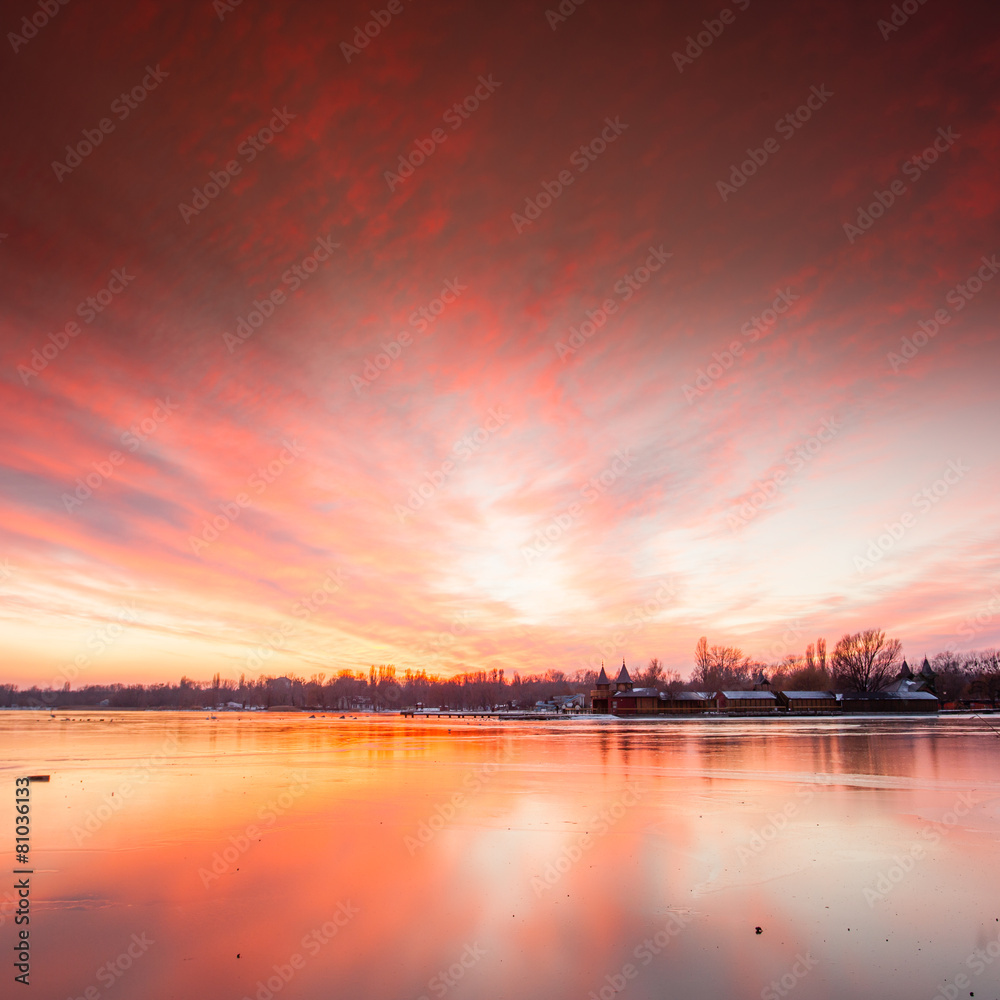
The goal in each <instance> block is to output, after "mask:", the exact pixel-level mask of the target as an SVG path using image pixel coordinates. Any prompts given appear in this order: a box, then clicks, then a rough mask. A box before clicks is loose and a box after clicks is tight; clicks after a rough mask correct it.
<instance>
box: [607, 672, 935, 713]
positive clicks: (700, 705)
mask: <svg viewBox="0 0 1000 1000" xmlns="http://www.w3.org/2000/svg"><path fill="white" fill-rule="evenodd" d="M911 676H912V675H911ZM910 688H911V685H905V686H904V685H893V689H892V690H887V691H878V692H868V693H864V692H857V691H849V692H846V693H844V694H834V693H833V692H832V691H773V692H772V691H766V690H765V691H715V692H709V691H680V692H678V693H676V694H667V693H666V692H664V691H657V689H656V688H647V687H638V688H637V687H635V686H634V684H633V683H632V678H631V677H630V676H629V672H628V668H627V667H626V666H625V661H624V660H622V668H621V670H619V671H618V676H617V678H615V681H614V682H613V683H612V681H611V680H610V678H609V677H608V675H607V673H605V670H604V667H603V666H602V667H601V672H600V674H599V675H598V677H597V680H596V682H595V684H594V688H593V690H592V691H591V692H590V705H591V709H590V710H591V712H593V713H594V714H595V715H617V716H621V717H628V716H640V715H642V716H650V715H700V714H704V713H705V712H725V713H726V714H728V715H779V714H786V715H819V714H824V715H836V714H841V713H843V714H856V713H879V714H887V713H892V714H899V713H907V714H910V713H924V712H936V711H937V710H938V709H939V708H940V702H939V701H938V699H937V697H936V696H935V695H934V694H932V693H931V692H930V691H926V690H921V691H917V690H912V689H910Z"/></svg>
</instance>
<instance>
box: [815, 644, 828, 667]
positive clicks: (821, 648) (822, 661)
mask: <svg viewBox="0 0 1000 1000" xmlns="http://www.w3.org/2000/svg"><path fill="white" fill-rule="evenodd" d="M816 666H817V667H819V669H820V670H821V671H823V673H826V639H817V640H816Z"/></svg>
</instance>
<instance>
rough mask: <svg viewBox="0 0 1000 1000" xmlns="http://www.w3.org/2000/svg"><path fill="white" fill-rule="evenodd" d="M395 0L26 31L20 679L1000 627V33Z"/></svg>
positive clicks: (209, 10)
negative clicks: (372, 21) (556, 13)
mask: <svg viewBox="0 0 1000 1000" xmlns="http://www.w3.org/2000/svg"><path fill="white" fill-rule="evenodd" d="M369 6H370V5H369ZM369 6H362V5H357V6H347V5H343V4H340V5H337V6H336V7H335V8H333V9H328V8H326V7H324V6H320V5H317V6H315V7H314V6H312V5H308V6H304V7H300V8H295V9H292V8H289V7H287V6H286V5H282V4H269V3H266V2H265V3H257V4H254V5H252V6H251V5H250V4H239V5H237V4H236V3H235V0H234V2H232V3H230V4H216V5H215V7H214V8H213V5H212V4H211V3H207V2H206V3H204V4H202V5H200V6H195V5H181V6H179V7H170V6H167V7H161V5H157V4H153V3H150V2H140V3H136V4H129V5H122V4H118V3H112V4H110V5H107V6H103V5H101V6H94V5H90V6H86V5H75V4H71V5H68V6H65V7H60V8H59V12H58V14H57V16H54V17H52V18H51V20H50V21H49V22H48V23H46V25H45V26H44V27H43V28H41V29H39V30H38V31H37V32H36V34H35V35H33V36H32V37H30V38H26V39H24V44H23V45H16V46H15V47H14V52H13V53H11V52H9V51H8V53H7V54H6V57H5V59H4V61H3V64H2V70H0V71H2V73H3V83H4V92H5V93H7V94H8V95H9V98H8V102H7V104H8V115H7V132H8V145H7V156H6V158H5V163H4V166H3V168H2V170H3V185H2V196H0V197H2V214H0V231H2V234H3V235H2V238H0V271H2V274H3V281H4V294H3V305H2V308H0V409H2V412H3V415H4V424H5V433H4V434H3V436H2V439H0V484H2V486H0V629H2V633H3V648H4V650H5V657H4V669H3V671H2V674H3V676H2V677H0V681H3V682H5V683H15V684H18V685H31V684H40V685H43V686H44V685H49V684H51V683H54V682H58V685H59V686H61V684H62V677H63V676H64V675H63V674H61V673H60V671H62V670H63V669H64V668H65V666H66V665H67V664H71V663H74V662H76V663H78V664H79V671H78V676H75V679H74V681H73V687H74V688H75V687H77V686H80V685H85V684H87V683H104V682H111V681H121V682H123V683H129V682H132V683H136V682H143V683H150V682H157V681H171V682H176V681H177V679H178V678H179V677H180V676H181V675H187V676H188V677H191V678H194V679H197V680H207V679H208V678H209V677H210V676H212V675H213V674H215V673H216V672H219V673H221V674H222V675H223V676H225V677H228V678H234V677H238V676H239V675H240V674H241V673H246V674H248V675H250V674H252V673H254V672H257V673H261V672H266V673H268V674H270V675H280V674H296V675H299V676H306V677H308V676H310V675H312V674H315V673H318V672H325V673H326V675H327V676H330V675H331V674H335V673H336V672H337V671H339V670H345V669H350V670H366V669H367V668H368V665H369V664H384V663H392V664H395V666H396V668H397V670H398V671H400V672H402V671H404V670H407V669H410V670H427V672H428V673H432V674H438V675H441V676H450V675H453V674H456V673H460V672H463V671H468V670H490V669H493V668H501V669H503V670H504V671H505V672H506V675H507V676H508V678H509V677H510V676H511V675H512V674H513V672H515V671H517V672H519V673H521V674H522V675H523V674H533V673H540V672H544V671H546V670H549V669H555V670H562V671H565V672H567V673H571V672H573V671H577V670H581V669H590V668H593V667H595V666H597V667H599V666H600V663H601V660H602V659H604V660H607V661H608V663H609V664H611V663H618V662H619V661H621V659H622V658H623V657H624V658H626V660H627V661H628V663H629V665H630V666H631V665H632V664H633V663H635V664H638V665H641V664H644V663H645V662H646V661H647V660H648V659H649V658H650V657H654V656H656V657H660V658H661V659H662V660H663V661H664V664H665V666H666V667H667V668H668V669H675V670H679V671H680V672H681V674H682V675H683V676H685V677H687V676H688V675H689V673H690V671H691V668H692V666H693V653H694V647H695V643H696V641H697V639H698V637H699V636H702V635H707V636H708V637H709V641H710V642H712V643H716V642H717V643H725V644H732V645H736V646H740V647H742V648H743V650H744V651H745V652H746V653H748V654H750V655H752V656H754V657H757V658H760V659H762V660H765V661H773V660H780V659H781V658H783V657H784V656H786V655H789V654H801V653H802V651H803V650H804V648H805V647H806V645H807V644H808V643H811V642H814V641H815V639H816V638H817V637H820V636H824V637H826V638H827V639H828V641H829V643H830V646H831V648H832V646H833V644H834V643H835V642H836V640H837V638H839V637H840V636H841V635H842V634H843V633H845V632H849V631H856V630H858V629H862V628H867V627H877V628H882V629H885V630H886V632H887V633H889V634H890V635H891V636H894V637H898V638H900V639H901V640H902V642H903V649H904V653H905V655H906V656H907V657H908V658H909V659H910V662H911V663H912V662H913V660H914V659H917V660H919V659H920V658H922V657H923V656H924V655H925V654H926V655H930V656H932V655H933V654H934V653H935V652H937V651H939V650H944V649H949V648H950V649H956V650H970V649H976V648H983V647H987V646H995V645H997V644H1000V525H998V521H997V495H998V487H1000V479H998V473H997V470H998V458H1000V446H998V437H997V430H996V428H997V425H998V412H997V400H998V392H997V372H998V371H1000V350H998V340H997V315H998V301H1000V300H998V295H1000V280H994V279H995V278H996V277H997V276H998V275H1000V237H998V228H997V211H998V207H1000V188H998V185H997V180H996V170H997V157H998V153H1000V130H998V128H997V111H998V98H997V94H998V93H1000V91H998V89H997V86H996V83H997V80H996V77H997V68H998V67H1000V43H998V40H997V35H996V32H995V31H988V30H985V27H984V29H983V30H982V31H978V32H973V33H971V34H970V19H973V18H974V17H975V16H978V15H974V12H972V11H970V10H968V9H961V10H960V9H958V8H951V7H948V6H947V5H944V4H936V5H935V4H926V5H924V6H921V7H920V8H919V10H918V12H917V13H915V14H913V15H912V16H910V17H909V19H908V20H907V22H906V23H905V24H903V25H901V26H899V27H898V28H897V30H895V31H890V32H889V33H888V34H887V35H886V33H885V31H884V30H883V29H880V28H879V27H878V26H877V24H876V22H877V21H878V19H879V17H880V16H883V14H884V15H885V16H888V11H889V8H890V7H891V4H888V3H886V4H885V7H886V11H885V12H882V11H881V9H879V10H876V9H874V8H863V9H842V8H839V7H822V8H810V9H809V10H808V12H806V11H804V10H802V9H801V8H797V7H794V6H792V5H791V4H788V3H785V4H780V5H778V6H777V7H775V6H772V7H769V8H766V9H765V7H764V6H763V5H758V4H749V3H746V0H741V2H740V3H734V4H733V5H732V7H731V8H726V9H727V10H729V11H730V14H731V15H732V16H731V17H730V18H727V19H725V23H723V22H722V21H719V22H718V24H719V26H720V30H719V31H718V32H715V31H714V29H713V28H710V27H706V26H705V25H704V24H703V21H708V22H711V23H712V24H714V23H715V22H714V21H713V20H712V19H713V18H716V17H718V15H719V5H716V6H714V7H703V8H702V9H700V10H695V9H694V8H683V7H682V8H678V9H675V10H666V9H664V8H663V7H662V5H660V4H652V3H645V2H643V3H638V4H635V5H630V6H629V7H628V9H627V10H623V8H621V7H620V6H615V5H609V4H601V3H600V2H599V0H591V2H588V3H585V4H584V3H581V4H580V6H579V7H577V8H575V9H573V11H572V12H571V13H570V14H569V15H568V16H563V17H562V18H561V19H555V20H553V19H551V18H547V17H546V8H545V6H544V5H538V4H528V3H524V2H516V3H513V4H508V5H501V6H496V7H489V8H482V9H479V8H471V7H470V6H469V5H460V4H453V3H437V4H433V5H420V4H416V3H413V4H410V3H408V2H406V0H393V3H392V4H391V5H390V9H391V11H395V10H396V7H398V8H399V12H398V13H386V14H385V17H387V18H388V21H387V22H386V23H384V24H378V25H376V27H377V28H378V30H377V31H369V32H368V34H367V35H366V34H365V25H366V22H367V21H368V20H369V18H370V17H371V15H370V14H369ZM382 6H385V5H384V4H381V3H380V4H377V5H376V8H381V7H382ZM551 6H552V9H556V6H557V5H555V4H553V5H551ZM565 6H572V5H565ZM227 8H228V9H227ZM741 8H742V9H741ZM32 9H34V8H32ZM25 10H26V11H27V8H25ZM983 11H984V13H983V14H982V15H981V17H982V20H983V22H984V23H985V21H986V19H987V17H989V16H993V17H994V19H995V13H994V14H992V15H990V14H989V13H987V8H986V7H985V5H983ZM28 13H29V14H30V11H28ZM20 16H21V13H20V12H14V13H8V16H7V19H6V20H7V21H8V22H9V24H7V26H6V28H5V31H6V30H10V31H16V30H18V26H17V20H18V19H19V18H20ZM806 17H807V18H808V24H806V23H804V21H803V18H806ZM358 32H360V33H361V37H362V38H364V39H366V41H365V43H364V45H359V44H358V42H357V41H356V39H357V38H358ZM699 32H701V33H702V34H704V33H705V32H712V40H711V42H710V44H708V45H704V44H698V41H697V39H698V38H699V37H700V35H699ZM84 36H86V38H87V39H89V41H88V44H86V45H81V44H80V39H81V38H83V37H84ZM370 36H373V37H370ZM689 36H690V37H691V38H692V39H693V42H692V45H693V47H692V46H689V45H688V38H689ZM8 40H9V39H8ZM696 50H700V51H698V52H697V53H696V54H694V55H692V53H695V51H696ZM672 53H681V54H684V53H687V55H686V56H685V57H684V58H682V59H679V60H678V59H676V58H674V57H673V55H672ZM140 95H141V96H140ZM260 649H266V650H267V651H268V652H267V656H266V659H262V658H260V657H258V658H257V660H256V661H255V660H254V655H255V651H258V650H260ZM77 658H80V659H77Z"/></svg>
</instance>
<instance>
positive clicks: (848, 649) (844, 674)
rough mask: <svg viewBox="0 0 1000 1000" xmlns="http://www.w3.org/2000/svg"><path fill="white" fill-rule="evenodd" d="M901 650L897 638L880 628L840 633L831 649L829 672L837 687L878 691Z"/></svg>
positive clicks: (897, 661)
mask: <svg viewBox="0 0 1000 1000" xmlns="http://www.w3.org/2000/svg"><path fill="white" fill-rule="evenodd" d="M901 653H902V643H901V642H900V641H899V640H898V639H886V637H885V632H883V631H882V630H881V629H874V628H869V629H865V630H864V631H863V632H853V633H850V632H849V633H847V634H846V635H843V636H842V637H841V639H840V641H839V642H838V643H837V645H836V646H835V647H834V650H833V672H834V675H835V676H836V678H837V681H838V683H839V684H840V685H841V686H845V687H848V688H850V689H851V690H854V691H881V690H882V688H884V687H885V686H886V685H887V684H888V683H889V681H890V680H892V678H893V675H894V674H895V672H896V666H897V664H898V663H899V660H900V656H901Z"/></svg>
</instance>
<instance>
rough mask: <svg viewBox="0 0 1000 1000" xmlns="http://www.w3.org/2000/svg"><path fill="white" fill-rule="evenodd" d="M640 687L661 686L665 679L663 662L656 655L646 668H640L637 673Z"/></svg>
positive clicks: (636, 677)
mask: <svg viewBox="0 0 1000 1000" xmlns="http://www.w3.org/2000/svg"><path fill="white" fill-rule="evenodd" d="M635 680H636V684H637V686H638V687H659V686H660V682H661V681H662V680H663V664H662V663H661V662H660V660H659V658H658V657H656V656H654V657H653V658H652V659H651V660H650V661H649V664H648V666H647V667H646V669H645V670H640V671H638V672H637V673H636V675H635Z"/></svg>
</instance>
